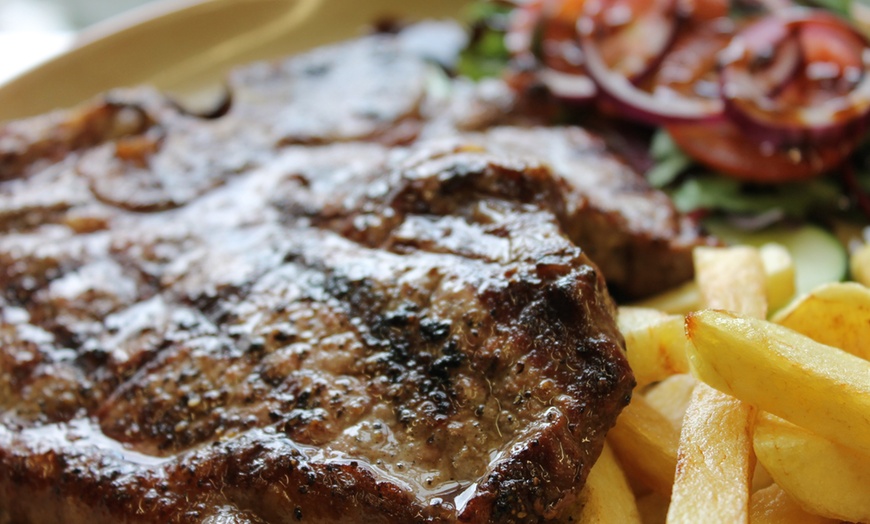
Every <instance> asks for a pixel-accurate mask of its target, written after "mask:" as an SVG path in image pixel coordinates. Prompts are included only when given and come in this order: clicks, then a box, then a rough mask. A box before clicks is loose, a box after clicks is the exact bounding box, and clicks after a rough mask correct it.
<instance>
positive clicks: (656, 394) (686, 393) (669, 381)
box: [644, 374, 698, 431]
mask: <svg viewBox="0 0 870 524" xmlns="http://www.w3.org/2000/svg"><path fill="white" fill-rule="evenodd" d="M697 384H698V381H697V380H695V377H693V376H692V375H688V374H684V375H673V376H670V377H668V378H666V379H664V380H662V381H661V382H659V383H658V384H654V385H653V386H650V387H649V388H648V389H647V390H646V392H645V393H644V397H645V398H646V401H647V402H648V403H649V405H650V406H652V407H653V408H654V409H655V410H656V411H658V412H659V413H661V414H662V415H664V416H665V417H666V418H667V419H668V420H670V421H671V424H673V426H674V428H675V429H676V430H678V431H679V429H680V426H682V425H683V417H684V416H685V415H686V409H687V408H688V407H689V400H690V399H691V398H692V391H693V390H694V389H695V386H696V385H697Z"/></svg>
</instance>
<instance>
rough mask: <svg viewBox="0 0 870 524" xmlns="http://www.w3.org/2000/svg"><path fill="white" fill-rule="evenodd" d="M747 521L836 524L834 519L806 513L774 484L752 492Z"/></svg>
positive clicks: (753, 523)
mask: <svg viewBox="0 0 870 524" xmlns="http://www.w3.org/2000/svg"><path fill="white" fill-rule="evenodd" d="M749 521H750V522H752V524H836V521H835V520H832V519H827V518H825V517H820V516H819V515H813V514H812V513H807V512H806V511H804V510H803V509H802V508H801V507H800V506H798V504H797V503H796V502H795V501H794V499H792V498H791V497H790V496H789V495H788V493H786V492H785V491H783V489H782V488H781V487H779V486H778V485H776V484H771V485H770V486H768V487H766V488H764V489H760V490H758V491H756V492H755V493H753V494H752V499H751V501H750V503H749Z"/></svg>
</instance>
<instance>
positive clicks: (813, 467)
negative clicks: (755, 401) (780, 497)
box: [755, 414, 870, 522]
mask: <svg viewBox="0 0 870 524" xmlns="http://www.w3.org/2000/svg"><path fill="white" fill-rule="evenodd" d="M755 451H756V454H757V455H758V460H759V461H760V462H761V463H762V464H764V465H765V467H766V468H767V470H768V471H769V472H770V474H771V476H772V477H773V478H774V480H775V481H776V483H777V484H778V485H780V486H781V487H782V489H783V490H785V491H786V492H787V493H788V494H789V495H790V496H791V497H793V498H794V499H795V500H796V501H797V502H798V504H799V505H800V506H802V507H803V508H804V509H806V510H807V511H809V512H811V513H814V514H818V515H822V516H824V517H828V518H832V519H839V520H846V521H849V522H870V455H865V454H863V453H860V452H858V451H855V450H853V449H850V448H847V447H844V446H841V445H839V444H835V443H833V442H831V441H829V440H827V439H825V438H823V437H820V436H818V435H816V434H815V433H813V432H811V431H809V430H806V429H804V428H801V427H798V426H795V425H794V424H791V423H789V422H786V421H784V420H782V419H780V418H777V417H774V416H773V415H770V414H762V415H761V416H759V418H758V423H757V426H756V429H755Z"/></svg>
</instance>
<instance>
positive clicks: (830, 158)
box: [666, 120, 860, 184]
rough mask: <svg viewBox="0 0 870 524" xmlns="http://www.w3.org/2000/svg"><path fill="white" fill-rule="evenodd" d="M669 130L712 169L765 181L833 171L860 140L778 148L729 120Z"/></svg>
mask: <svg viewBox="0 0 870 524" xmlns="http://www.w3.org/2000/svg"><path fill="white" fill-rule="evenodd" d="M666 130H667V131H668V133H670V135H671V138H673V140H674V142H675V143H676V144H677V145H678V146H680V148H681V149H682V150H683V151H684V152H685V153H686V154H687V155H689V156H691V157H692V158H694V159H695V160H697V161H698V162H700V163H701V164H704V165H705V166H707V167H709V168H710V169H713V170H715V171H717V172H720V173H723V174H726V175H730V176H732V177H734V178H739V179H742V180H746V181H748V182H757V183H764V184H768V183H778V182H791V181H797V180H806V179H809V178H813V177H815V176H818V175H819V174H821V173H825V172H827V171H830V170H832V169H834V168H836V167H838V166H840V165H841V164H842V163H843V162H844V161H845V160H846V159H847V158H848V157H849V156H850V155H851V154H852V152H853V151H854V149H855V147H856V146H857V143H858V142H859V141H860V136H859V137H853V138H851V139H849V140H844V141H843V142H841V143H837V144H828V145H822V146H818V145H811V146H804V147H800V148H798V147H791V148H788V149H777V148H774V147H772V146H769V145H768V146H769V147H766V146H764V145H762V144H761V143H759V142H758V141H756V140H752V139H750V138H747V137H746V135H745V133H743V132H742V130H741V129H739V128H738V127H737V126H736V125H735V124H733V123H731V122H729V121H727V120H722V121H719V122H705V123H687V124H674V125H669V126H667V127H666Z"/></svg>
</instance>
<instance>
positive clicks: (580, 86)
mask: <svg viewBox="0 0 870 524" xmlns="http://www.w3.org/2000/svg"><path fill="white" fill-rule="evenodd" d="M538 80H539V81H540V82H541V83H542V84H544V85H545V86H547V89H549V90H550V93H552V94H553V96H555V97H557V98H561V99H562V100H565V101H568V102H575V103H577V102H586V101H589V100H592V99H593V98H595V96H596V95H597V94H598V88H596V87H595V82H593V81H592V79H591V78H589V77H588V76H586V75H579V74H572V73H564V72H562V71H558V70H556V69H552V68H549V67H544V68H542V69H541V70H539V71H538Z"/></svg>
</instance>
